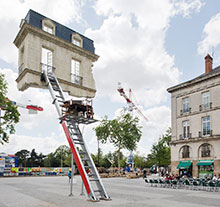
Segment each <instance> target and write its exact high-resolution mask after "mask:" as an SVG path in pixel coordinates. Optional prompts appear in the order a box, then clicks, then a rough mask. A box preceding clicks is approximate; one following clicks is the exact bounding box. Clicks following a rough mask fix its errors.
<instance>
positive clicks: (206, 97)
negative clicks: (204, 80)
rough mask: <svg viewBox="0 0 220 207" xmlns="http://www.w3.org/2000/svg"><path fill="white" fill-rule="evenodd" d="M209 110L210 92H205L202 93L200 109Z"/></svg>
mask: <svg viewBox="0 0 220 207" xmlns="http://www.w3.org/2000/svg"><path fill="white" fill-rule="evenodd" d="M209 108H210V91H206V92H203V93H202V109H203V110H205V109H209Z"/></svg>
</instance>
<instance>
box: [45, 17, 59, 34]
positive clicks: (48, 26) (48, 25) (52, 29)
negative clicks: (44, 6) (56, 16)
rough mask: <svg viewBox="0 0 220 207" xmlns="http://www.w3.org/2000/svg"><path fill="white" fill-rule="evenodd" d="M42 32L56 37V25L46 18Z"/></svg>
mask: <svg viewBox="0 0 220 207" xmlns="http://www.w3.org/2000/svg"><path fill="white" fill-rule="evenodd" d="M42 30H43V31H45V32H47V33H49V34H52V35H55V33H56V25H55V24H54V22H52V21H51V20H50V19H47V18H45V19H43V20H42Z"/></svg>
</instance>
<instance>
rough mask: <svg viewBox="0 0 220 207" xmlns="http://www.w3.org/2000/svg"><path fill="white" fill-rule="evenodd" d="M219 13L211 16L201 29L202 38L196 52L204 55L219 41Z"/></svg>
mask: <svg viewBox="0 0 220 207" xmlns="http://www.w3.org/2000/svg"><path fill="white" fill-rule="evenodd" d="M219 25H220V13H218V14H216V15H215V16H213V17H212V18H211V19H210V20H209V22H208V23H207V24H206V25H205V27H204V29H203V39H202V40H201V41H200V42H199V44H198V53H199V54H201V55H206V54H207V53H208V52H211V50H212V47H217V46H218V45H219V43H220V27H219Z"/></svg>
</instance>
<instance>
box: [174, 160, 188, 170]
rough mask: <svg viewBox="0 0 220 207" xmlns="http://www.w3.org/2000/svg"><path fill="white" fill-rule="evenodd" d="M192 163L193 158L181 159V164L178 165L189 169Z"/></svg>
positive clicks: (180, 167)
mask: <svg viewBox="0 0 220 207" xmlns="http://www.w3.org/2000/svg"><path fill="white" fill-rule="evenodd" d="M191 164H192V161H191V160H186V161H185V160H183V161H180V162H179V164H178V165H177V169H188V168H189V167H190V166H191Z"/></svg>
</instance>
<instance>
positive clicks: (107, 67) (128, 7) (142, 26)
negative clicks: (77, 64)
mask: <svg viewBox="0 0 220 207" xmlns="http://www.w3.org/2000/svg"><path fill="white" fill-rule="evenodd" d="M201 5H202V3H201V2H200V1H194V2H193V1H181V2H179V3H178V2H176V1H174V2H173V3H172V2H171V1H141V2H139V3H138V4H137V3H135V2H133V1H125V0H123V1H120V2H119V1H116V0H113V1H107V0H99V1H97V3H96V5H95V7H94V8H95V10H96V12H97V14H99V15H103V16H105V17H106V19H105V20H104V22H103V25H102V26H101V27H100V28H99V29H96V30H92V29H88V30H87V31H86V35H88V36H89V37H91V38H92V39H94V41H95V46H96V52H97V54H98V55H100V59H99V60H98V62H97V63H96V64H95V69H94V75H95V79H96V85H97V88H98V95H104V96H106V94H108V96H110V97H111V99H112V100H113V101H116V99H117V98H116V97H117V95H116V93H117V92H116V87H117V82H121V83H122V85H124V87H129V88H132V90H133V91H134V93H135V94H136V96H137V99H138V101H139V103H141V104H143V105H145V106H146V107H151V106H154V105H155V104H156V105H158V104H161V103H164V102H166V101H167V92H166V89H167V88H168V87H169V86H171V85H174V84H176V83H178V81H179V77H180V75H181V73H180V72H179V70H178V69H177V68H176V67H175V64H174V57H172V56H170V55H169V54H167V52H166V49H165V37H166V31H167V29H168V28H169V22H170V19H171V18H172V17H173V16H174V15H176V14H182V15H184V16H187V14H188V15H189V14H190V13H191V12H192V11H194V10H196V11H198V10H199V9H200V7H201ZM134 17H135V26H134V25H133V23H132V22H133V21H132V19H133V18H134ZM103 74H105V75H104V76H103ZM103 77H104V78H103ZM120 98H121V97H120ZM118 99H119V98H118Z"/></svg>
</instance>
